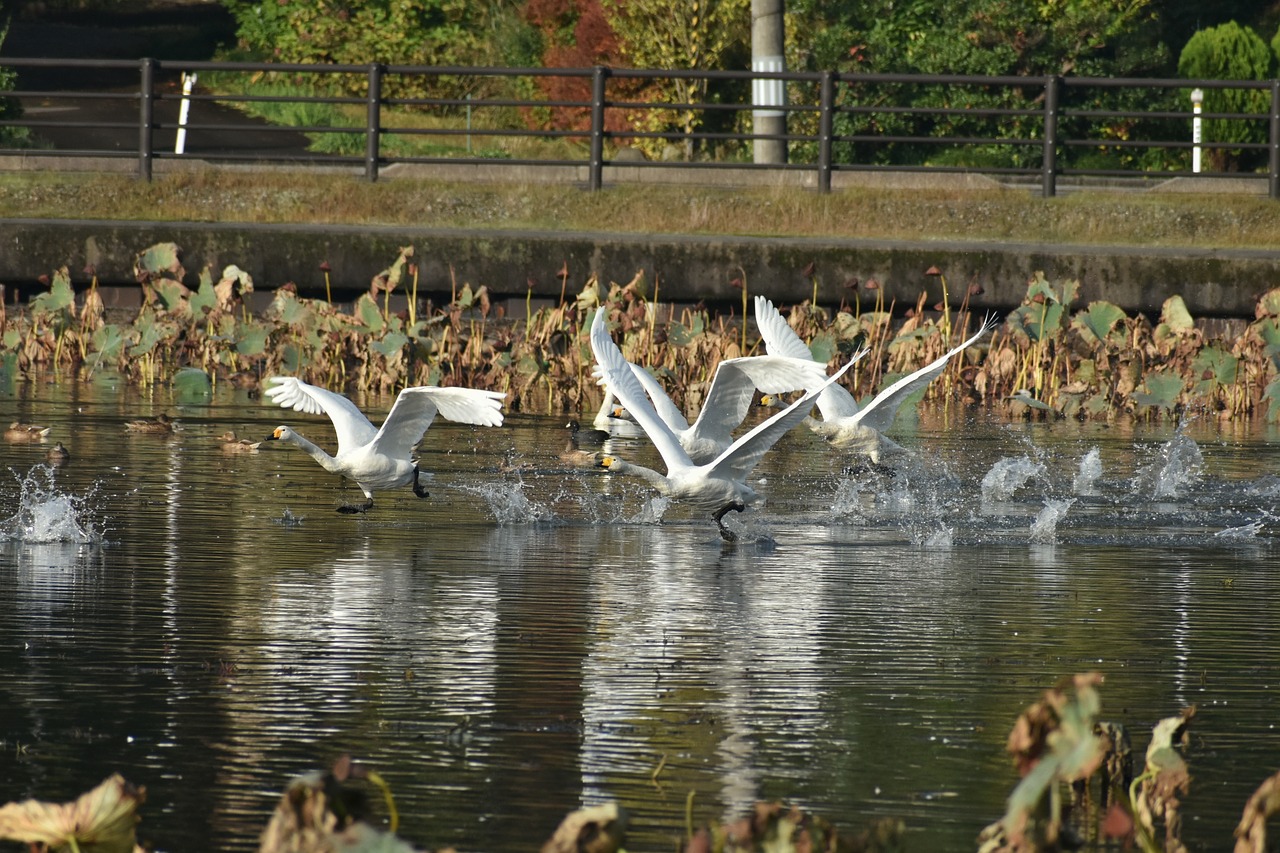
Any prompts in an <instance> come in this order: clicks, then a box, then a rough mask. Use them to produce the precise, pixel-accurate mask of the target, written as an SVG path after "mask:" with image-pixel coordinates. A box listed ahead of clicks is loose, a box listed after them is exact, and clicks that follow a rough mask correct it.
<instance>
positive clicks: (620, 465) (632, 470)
mask: <svg viewBox="0 0 1280 853" xmlns="http://www.w3.org/2000/svg"><path fill="white" fill-rule="evenodd" d="M609 470H611V471H616V472H617V473H619V474H634V475H635V476H637V477H639V478H640V479H642V480H644V481H645V482H647V483H648V484H649V485H651V486H653V487H654V488H655V489H657V490H658V491H660V492H662V493H663V494H664V495H665V494H668V493H670V491H671V480H669V479H668V478H667V476H666V475H665V474H662V473H660V472H658V471H655V470H653V469H652V468H646V467H645V466H643V465H633V464H631V463H630V462H624V461H622V460H621V459H615V460H614V461H613V465H611V466H610V468H609Z"/></svg>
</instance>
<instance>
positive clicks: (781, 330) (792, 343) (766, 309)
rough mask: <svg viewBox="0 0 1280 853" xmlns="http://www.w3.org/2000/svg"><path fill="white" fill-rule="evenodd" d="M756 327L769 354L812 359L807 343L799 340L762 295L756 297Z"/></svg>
mask: <svg viewBox="0 0 1280 853" xmlns="http://www.w3.org/2000/svg"><path fill="white" fill-rule="evenodd" d="M755 308H756V328H758V329H759V330H760V337H762V338H764V348H765V350H766V351H767V352H768V353H769V355H786V356H790V357H791V358H807V359H809V360H810V361H812V360H813V353H812V352H810V351H809V345H808V344H806V343H805V342H804V341H802V340H800V336H799V335H797V334H796V332H795V329H793V328H791V324H790V323H788V322H787V319H786V318H785V317H783V316H782V314H781V313H779V311H778V309H777V308H775V307H773V303H772V302H770V301H769V300H768V299H765V298H764V297H763V296H757V297H756V305H755Z"/></svg>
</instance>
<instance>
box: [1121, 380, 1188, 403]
mask: <svg viewBox="0 0 1280 853" xmlns="http://www.w3.org/2000/svg"><path fill="white" fill-rule="evenodd" d="M1144 384H1145V385H1146V386H1147V390H1146V391H1135V392H1133V399H1134V401H1135V402H1137V403H1138V404H1139V405H1143V406H1152V407H1154V408H1157V409H1165V410H1169V411H1171V410H1172V409H1173V407H1174V406H1175V405H1177V402H1178V397H1179V395H1181V394H1182V388H1183V381H1182V377H1181V376H1178V375H1177V374H1173V373H1153V374H1151V375H1150V376H1148V377H1147V378H1146V381H1145V383H1144Z"/></svg>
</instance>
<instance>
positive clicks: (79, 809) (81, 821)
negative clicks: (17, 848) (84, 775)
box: [0, 773, 146, 853]
mask: <svg viewBox="0 0 1280 853" xmlns="http://www.w3.org/2000/svg"><path fill="white" fill-rule="evenodd" d="M144 799H146V789H145V788H135V787H134V786H132V785H130V784H129V783H128V782H126V781H125V780H124V777H123V776H121V775H120V774H118V773H116V774H113V775H112V776H110V777H108V778H107V779H106V780H105V781H104V782H103V783H102V784H101V785H99V786H98V787H96V788H94V789H93V790H92V791H89V792H88V793H86V794H83V795H82V796H81V797H80V798H79V799H77V800H76V801H75V802H71V803H63V804H61V805H59V804H56V803H42V802H39V801H38V800H26V801H25V802H21V803H9V804H8V805H6V806H5V807H4V808H0V839H5V840H8V841H22V842H26V843H28V844H43V845H46V846H48V847H50V848H60V847H68V846H70V845H71V844H72V843H73V842H74V844H75V845H76V846H78V847H79V848H80V849H81V850H84V851H89V850H93V851H95V853H132V851H133V850H134V849H135V848H136V847H137V843H136V836H135V827H136V826H137V824H138V816H137V808H138V806H139V805H140V804H141V803H142V802H143V800H144Z"/></svg>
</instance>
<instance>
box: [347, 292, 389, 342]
mask: <svg viewBox="0 0 1280 853" xmlns="http://www.w3.org/2000/svg"><path fill="white" fill-rule="evenodd" d="M355 315H356V319H357V320H359V321H360V323H361V325H363V326H364V331H366V332H370V333H372V334H378V333H379V332H381V331H382V330H383V329H385V328H386V327H387V321H386V320H385V319H383V317H382V309H381V308H379V307H378V303H377V302H375V301H374V299H373V297H372V296H370V295H369V294H367V293H362V294H360V298H359V299H357V300H356V307H355Z"/></svg>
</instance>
